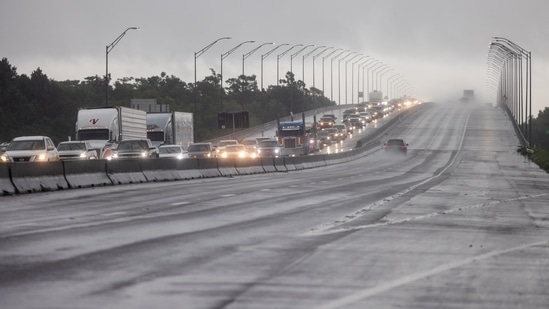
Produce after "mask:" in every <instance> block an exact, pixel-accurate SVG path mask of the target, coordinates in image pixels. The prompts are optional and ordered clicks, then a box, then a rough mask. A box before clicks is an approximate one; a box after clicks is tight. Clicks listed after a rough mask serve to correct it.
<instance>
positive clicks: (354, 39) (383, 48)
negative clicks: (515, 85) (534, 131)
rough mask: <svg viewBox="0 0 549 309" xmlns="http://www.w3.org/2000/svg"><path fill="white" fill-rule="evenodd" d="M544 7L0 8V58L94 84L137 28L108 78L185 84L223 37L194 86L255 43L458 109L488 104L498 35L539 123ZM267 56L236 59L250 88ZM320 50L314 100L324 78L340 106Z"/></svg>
mask: <svg viewBox="0 0 549 309" xmlns="http://www.w3.org/2000/svg"><path fill="white" fill-rule="evenodd" d="M548 9H549V2H547V1H546V0H528V1H520V0H482V1H481V0H475V1H473V0H465V1H463V0H460V1H446V0H419V1H418V0H379V1H364V0H362V1H361V0H356V1H352V0H340V1H328V0H302V1H299V0H276V1H260V0H233V1H196V0H195V1H177V0H173V1H166V0H160V1H146V0H137V1H135V0H124V1H105V0H94V1H78V0H54V1H50V0H33V1H29V0H3V1H1V3H0V26H1V29H2V31H0V42H1V43H0V57H5V58H7V59H8V61H9V62H10V64H11V65H13V66H15V67H16V68H17V72H18V73H19V74H27V75H30V74H31V73H32V71H34V70H35V69H36V68H41V69H42V71H43V72H44V73H45V74H46V75H48V77H50V78H52V79H55V80H67V79H70V80H83V79H84V78H86V77H88V76H95V75H98V76H101V77H102V76H104V74H105V47H106V45H109V44H111V43H112V42H113V41H114V40H115V39H116V38H117V37H118V36H119V35H120V34H121V33H122V32H123V31H124V30H125V29H127V28H128V27H133V26H135V27H140V28H141V30H139V31H128V32H127V34H126V36H124V37H123V39H122V40H121V41H120V42H119V43H118V45H116V46H115V47H114V48H113V49H112V50H111V52H110V53H109V73H110V74H111V77H112V80H116V79H118V78H122V77H136V78H138V77H150V76H153V75H160V74H161V73H162V72H166V73H167V74H168V75H174V76H176V77H179V78H181V79H182V80H183V81H185V82H193V81H194V53H195V52H197V51H199V50H201V49H202V48H204V47H205V46H207V45H208V44H210V43H212V42H213V41H215V40H217V39H218V38H221V37H226V36H227V37H231V39H230V40H222V41H219V42H218V43H217V44H215V45H214V46H212V47H211V48H210V49H209V50H207V51H206V52H205V53H204V54H203V55H202V56H200V57H199V58H198V59H197V70H196V73H197V79H198V80H201V79H203V78H204V77H205V76H207V75H210V74H211V73H210V69H213V70H215V71H216V72H217V73H219V71H220V65H221V60H220V57H221V54H223V53H225V52H227V51H229V50H230V49H232V48H233V47H235V46H236V45H238V44H240V43H242V42H244V41H248V40H255V41H256V43H253V44H244V45H242V46H241V47H239V48H238V49H237V50H235V51H234V52H233V53H232V54H230V55H228V56H227V58H225V59H224V60H223V77H224V80H226V79H228V78H233V77H236V76H238V75H240V74H241V73H242V55H243V54H245V53H247V52H249V51H251V50H252V49H254V48H255V47H257V46H259V45H260V44H262V43H267V42H274V43H276V44H279V45H280V44H290V45H289V46H293V45H296V44H303V45H310V44H314V45H315V46H327V47H334V49H342V50H350V51H352V52H355V53H356V54H362V55H367V56H370V57H374V58H375V59H377V60H379V61H381V62H383V63H385V64H386V65H388V66H390V67H391V68H392V69H393V70H391V71H388V72H387V73H386V74H385V75H384V79H383V82H382V85H381V86H382V87H381V89H380V90H382V91H384V92H385V91H386V90H385V88H386V85H385V80H386V78H387V77H389V76H392V75H394V74H397V73H398V74H400V75H401V76H403V77H404V78H405V79H406V80H407V82H408V83H409V84H410V85H411V86H412V87H413V91H414V94H415V95H416V96H417V97H418V98H420V99H422V100H426V101H433V100H435V101H436V100H448V99H456V98H459V97H460V96H461V94H462V91H463V89H474V90H475V92H476V93H477V95H478V96H479V97H480V98H481V99H482V100H484V101H487V102H493V101H494V100H495V98H493V97H492V96H490V97H488V95H487V94H488V93H489V92H488V91H487V86H486V83H487V52H488V44H489V43H490V41H491V38H492V37H493V36H501V37H505V38H507V39H509V40H511V41H513V42H514V43H516V44H518V45H520V46H521V47H522V48H524V49H526V50H529V51H531V52H532V59H533V60H532V67H533V78H532V79H533V91H532V92H533V105H534V108H533V110H534V112H533V113H534V116H537V112H538V110H542V109H544V108H545V107H546V106H549V94H547V91H546V90H545V86H546V85H548V84H549V57H548V55H547V54H548V51H549V22H547V11H548ZM273 47H274V46H270V45H267V46H264V47H262V48H261V49H259V50H257V52H255V53H253V54H252V55H251V56H250V57H249V58H247V59H246V61H245V73H246V75H252V74H255V75H257V79H258V84H259V83H260V74H261V70H260V59H261V55H262V54H265V53H266V52H268V51H269V50H271V49H272V48H273ZM286 47H288V46H285V47H280V48H279V49H277V50H276V51H275V52H274V53H273V54H271V55H270V56H269V57H267V58H266V59H265V61H264V69H263V74H264V84H265V87H267V86H268V85H270V84H276V77H277V76H276V59H277V55H278V54H280V53H282V52H283V51H284V50H286V49H287V48H286ZM314 48H315V47H311V48H308V49H305V50H304V51H303V52H302V53H300V54H298V55H297V56H296V57H295V58H294V59H293V60H292V67H293V72H294V74H295V76H296V79H300V80H304V81H305V83H306V84H307V87H311V86H312V58H313V55H315V54H317V53H318V52H320V51H322V49H318V50H317V52H315V53H314V54H311V55H310V56H309V57H308V58H307V59H306V60H305V76H303V74H302V68H303V61H302V57H303V55H305V54H307V52H309V51H311V50H312V49H314ZM299 49H300V48H294V49H293V50H292V51H291V52H289V53H288V54H286V55H285V56H284V57H282V58H281V59H280V65H279V69H280V72H281V73H280V78H283V77H284V74H285V72H287V71H289V70H290V55H291V54H293V53H294V52H297V51H298V50H299ZM329 52H330V51H326V52H325V53H324V54H322V55H321V56H319V57H318V58H317V59H316V60H315V87H316V88H319V89H321V90H322V88H323V87H322V77H324V78H325V89H324V90H325V95H326V96H327V97H330V96H331V95H333V98H334V99H335V100H336V101H337V100H338V97H344V96H345V94H341V92H344V91H345V89H344V85H343V84H342V89H341V90H340V91H341V92H338V88H337V82H338V75H337V73H338V72H337V64H338V61H337V59H336V60H335V61H334V72H333V75H332V78H333V79H334V80H335V81H334V83H336V85H335V87H334V93H333V94H331V93H330V87H329V80H330V76H329V73H330V59H327V60H326V62H325V67H324V70H325V74H324V76H322V74H321V72H322V71H321V70H322V67H321V63H322V56H326V55H328V54H329ZM333 56H334V55H332V57H333ZM343 56H344V55H343ZM332 57H330V58H332ZM351 57H352V56H350V57H349V58H351ZM349 58H347V59H349ZM356 59H358V57H357V58H355V60H356ZM366 59H367V58H364V60H366ZM353 62H354V61H353ZM351 63H352V62H351V61H349V63H348V64H347V72H348V75H347V83H348V84H347V85H348V86H347V94H348V99H347V101H348V103H351V95H353V96H354V97H355V100H356V92H357V89H356V87H357V85H356V79H357V77H356V74H357V71H356V70H357V66H356V65H355V66H354V72H355V75H354V76H351V71H352V64H351ZM344 64H345V61H343V62H342V63H341V73H342V74H343V72H344ZM352 79H354V80H355V84H354V91H355V93H354V94H351V93H350V91H351V80H352ZM339 81H341V82H343V81H344V77H340V78H339ZM359 87H362V86H359ZM378 88H379V87H378ZM340 103H345V102H340Z"/></svg>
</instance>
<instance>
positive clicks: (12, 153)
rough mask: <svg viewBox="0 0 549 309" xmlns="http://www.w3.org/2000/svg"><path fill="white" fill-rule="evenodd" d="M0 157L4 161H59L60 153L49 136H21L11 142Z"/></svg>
mask: <svg viewBox="0 0 549 309" xmlns="http://www.w3.org/2000/svg"><path fill="white" fill-rule="evenodd" d="M0 158H1V160H2V162H39V161H40V162H43V161H58V160H59V153H58V152H57V148H55V144H54V143H53V142H52V140H51V139H50V138H49V137H47V136H21V137H16V138H14V139H13V140H12V141H11V142H10V145H9V146H8V149H7V150H6V152H5V153H4V154H2V156H1V157H0Z"/></svg>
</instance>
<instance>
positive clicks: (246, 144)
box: [242, 139, 257, 151]
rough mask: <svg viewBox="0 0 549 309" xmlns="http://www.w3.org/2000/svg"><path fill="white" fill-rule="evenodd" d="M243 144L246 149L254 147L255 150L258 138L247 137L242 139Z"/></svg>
mask: <svg viewBox="0 0 549 309" xmlns="http://www.w3.org/2000/svg"><path fill="white" fill-rule="evenodd" d="M242 145H244V147H246V149H248V150H250V149H253V150H254V151H255V150H256V148H257V140H256V139H245V140H243V141H242Z"/></svg>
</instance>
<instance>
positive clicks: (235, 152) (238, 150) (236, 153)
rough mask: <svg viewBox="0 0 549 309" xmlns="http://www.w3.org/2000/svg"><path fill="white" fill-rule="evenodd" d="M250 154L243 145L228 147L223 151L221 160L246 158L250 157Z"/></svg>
mask: <svg viewBox="0 0 549 309" xmlns="http://www.w3.org/2000/svg"><path fill="white" fill-rule="evenodd" d="M248 156H249V155H248V152H247V151H246V147H244V145H242V144H238V145H227V146H225V147H224V148H223V150H221V158H240V159H243V158H246V157H248Z"/></svg>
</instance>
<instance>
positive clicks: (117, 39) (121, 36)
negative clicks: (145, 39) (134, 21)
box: [105, 27, 140, 105]
mask: <svg viewBox="0 0 549 309" xmlns="http://www.w3.org/2000/svg"><path fill="white" fill-rule="evenodd" d="M129 30H140V28H139V27H129V28H128V29H126V30H124V32H122V34H120V35H119V36H118V37H117V38H116V39H115V40H114V41H113V42H112V43H111V44H109V45H107V46H106V48H105V105H108V104H109V82H110V75H109V53H110V52H111V50H112V49H113V48H114V47H115V46H116V44H118V42H120V40H122V38H123V37H124V36H125V35H126V32H128V31H129Z"/></svg>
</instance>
